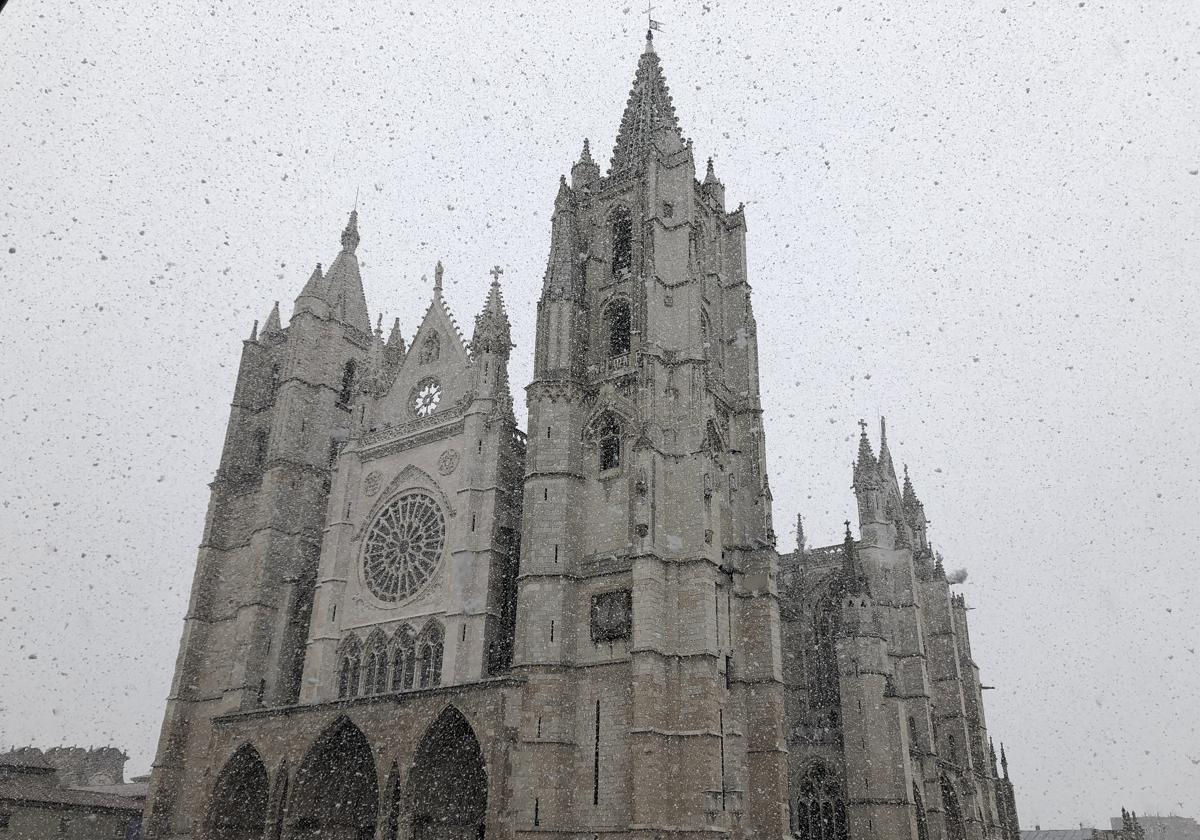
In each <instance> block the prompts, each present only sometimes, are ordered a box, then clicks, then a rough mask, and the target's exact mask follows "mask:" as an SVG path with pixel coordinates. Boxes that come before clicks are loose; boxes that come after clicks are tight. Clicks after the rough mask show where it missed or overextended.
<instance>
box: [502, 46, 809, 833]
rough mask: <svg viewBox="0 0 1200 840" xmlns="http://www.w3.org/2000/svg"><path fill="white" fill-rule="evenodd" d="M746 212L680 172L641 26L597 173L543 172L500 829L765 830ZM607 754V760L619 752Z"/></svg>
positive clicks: (769, 540) (767, 772)
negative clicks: (543, 266)
mask: <svg viewBox="0 0 1200 840" xmlns="http://www.w3.org/2000/svg"><path fill="white" fill-rule="evenodd" d="M755 334H756V326H755V320H754V315H753V311H752V308H751V303H750V287H749V285H748V283H747V278H746V262H745V217H744V213H743V211H742V209H741V207H739V208H738V209H737V210H734V211H733V212H727V211H726V209H725V206H724V187H723V185H722V184H721V183H720V181H718V180H717V177H716V175H715V172H714V169H713V166H712V162H711V161H709V163H708V166H707V168H706V173H705V177H704V179H703V180H702V181H701V180H699V179H697V177H696V166H695V159H694V156H693V153H692V147H691V143H690V142H689V141H686V140H685V139H684V138H683V136H682V133H681V131H680V127H679V122H678V120H677V118H676V115H675V109H674V106H673V104H672V102H671V98H670V95H669V93H668V91H667V86H666V82H665V79H664V77H663V73H662V69H661V66H660V64H659V59H658V56H657V55H656V53H655V50H654V44H653V41H652V38H651V36H650V34H648V35H647V39H646V45H645V50H644V51H643V53H642V55H641V57H640V59H639V62H638V68H637V73H636V76H635V78H634V82H633V88H632V91H631V93H630V96H629V101H628V103H627V105H626V108H625V112H624V116H623V117H622V120H621V125H620V129H619V131H618V134H617V140H616V144H615V148H614V151H613V156H612V160H611V163H610V166H609V171H608V174H607V175H601V174H600V169H599V167H598V166H597V165H596V163H595V162H594V161H593V159H592V156H591V151H590V148H589V146H588V144H587V142H586V141H585V143H584V148H583V152H582V155H581V157H580V160H579V161H578V162H577V163H576V164H575V165H574V166H573V167H572V170H571V180H570V183H568V181H567V180H566V179H565V178H563V179H562V180H561V181H560V183H559V186H558V194H557V197H556V198H555V203H554V215H553V221H552V226H551V246H550V257H549V261H548V267H547V270H546V275H545V282H544V285H543V290H542V296H541V299H540V301H539V303H538V321H537V339H536V345H535V360H534V381H533V382H532V384H531V385H530V386H529V388H528V391H527V399H528V408H529V441H528V443H529V449H528V459H527V469H526V480H525V496H524V503H523V509H524V516H523V523H524V526H523V533H522V540H521V570H520V576H519V587H518V592H519V595H518V599H519V600H518V603H519V608H518V620H517V633H516V639H515V650H514V668H515V669H516V670H517V671H518V672H519V673H522V674H523V675H524V676H525V677H526V679H527V680H528V683H527V690H526V692H525V699H524V706H523V709H522V719H521V726H520V733H519V743H518V745H517V748H516V751H515V755H514V772H515V773H516V774H517V775H518V779H519V781H518V783H515V784H514V786H513V790H514V809H515V812H516V814H515V820H516V830H517V832H518V833H524V832H545V831H554V830H563V831H600V830H605V831H621V832H626V833H629V834H630V835H635V834H636V835H643V836H647V837H649V836H655V837H661V836H665V835H669V834H670V835H680V834H685V833H689V834H690V833H693V832H696V831H713V830H716V831H721V832H727V833H735V834H738V833H741V832H749V831H753V832H761V833H763V834H764V835H771V836H780V835H781V834H782V833H784V832H785V831H786V828H787V816H786V805H785V802H786V789H785V787H784V786H785V784H786V782H785V772H784V757H785V751H784V748H783V740H782V734H781V731H780V726H781V725H780V721H781V719H782V682H781V671H780V651H779V629H778V628H779V625H778V612H777V606H776V603H775V569H776V555H775V552H774V548H773V545H774V534H773V531H772V524H771V511H770V490H769V487H768V483H767V477H766V469H765V455H764V443H763V434H762V422H761V407H760V403H759V388H758V359H757V350H756V345H757V339H756V335H755ZM622 756H628V763H626V762H624V761H622V760H621V757H622Z"/></svg>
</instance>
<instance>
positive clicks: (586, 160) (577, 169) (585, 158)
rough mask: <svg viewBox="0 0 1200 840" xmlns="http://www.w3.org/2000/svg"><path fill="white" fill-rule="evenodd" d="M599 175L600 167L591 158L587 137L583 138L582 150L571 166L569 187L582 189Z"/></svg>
mask: <svg viewBox="0 0 1200 840" xmlns="http://www.w3.org/2000/svg"><path fill="white" fill-rule="evenodd" d="M599 177H600V167H599V166H597V165H596V161H594V160H592V149H591V146H590V145H589V144H588V141H587V138H586V137H585V138H584V139H583V152H581V153H580V155H579V160H578V161H576V162H575V165H574V166H572V167H571V189H575V190H578V189H582V188H584V187H586V186H587V185H588V184H590V183H592V182H593V181H595V180H596V179H598V178H599Z"/></svg>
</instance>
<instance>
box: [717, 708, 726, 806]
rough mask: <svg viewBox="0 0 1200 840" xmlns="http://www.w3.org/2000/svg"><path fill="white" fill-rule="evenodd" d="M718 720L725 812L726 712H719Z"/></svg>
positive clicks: (722, 804)
mask: <svg viewBox="0 0 1200 840" xmlns="http://www.w3.org/2000/svg"><path fill="white" fill-rule="evenodd" d="M717 718H718V721H719V723H720V726H721V810H722V811H724V810H725V710H724V709H718V710H717Z"/></svg>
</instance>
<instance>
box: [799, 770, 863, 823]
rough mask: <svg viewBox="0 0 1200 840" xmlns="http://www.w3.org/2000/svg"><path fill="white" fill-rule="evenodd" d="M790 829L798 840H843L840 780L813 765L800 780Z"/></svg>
mask: <svg viewBox="0 0 1200 840" xmlns="http://www.w3.org/2000/svg"><path fill="white" fill-rule="evenodd" d="M793 814H794V823H795V824H794V826H793V830H794V831H795V833H796V837H797V838H798V840H846V838H847V837H848V836H849V835H848V832H847V829H846V799H845V796H844V795H843V794H842V783H841V780H840V779H839V778H838V777H837V776H836V775H835V774H834V773H831V772H830V771H829V770H828V768H826V766H825V765H824V764H822V763H821V762H819V761H818V762H814V763H813V765H812V766H811V767H809V768H808V770H807V772H805V774H804V776H803V778H802V779H801V780H800V785H799V796H798V797H797V799H796V802H795V807H794V810H793Z"/></svg>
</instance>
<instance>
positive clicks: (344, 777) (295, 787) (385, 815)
mask: <svg viewBox="0 0 1200 840" xmlns="http://www.w3.org/2000/svg"><path fill="white" fill-rule="evenodd" d="M399 768H400V765H399V764H397V763H396V762H393V763H392V765H391V767H390V769H389V770H388V772H387V774H386V776H385V779H384V782H383V785H382V786H381V785H380V783H379V778H378V774H377V772H376V762H375V757H374V754H373V752H372V750H371V745H370V744H369V742H368V741H367V738H366V736H365V735H364V734H363V732H362V730H360V729H359V728H358V727H357V726H355V725H354V723H353V722H351V721H350V720H349V719H348V718H345V717H342V718H339V719H338V720H337V721H335V722H334V723H333V724H332V725H331V726H329V727H328V728H327V729H326V730H325V731H324V732H323V733H321V735H320V736H318V737H317V739H316V740H315V741H314V742H313V744H312V746H311V747H310V748H309V750H308V752H307V754H306V755H305V757H304V760H303V762H302V763H301V764H300V767H299V769H298V771H297V772H296V773H295V774H294V776H293V775H292V774H291V773H290V771H289V768H288V766H287V764H286V762H285V763H283V764H281V765H280V767H279V769H278V770H277V771H276V779H275V784H274V787H273V788H272V786H271V782H270V779H269V776H268V773H267V768H266V764H265V762H264V761H263V759H262V756H261V755H260V754H259V753H258V751H257V750H256V749H255V748H254V747H253V746H252V745H250V744H244V745H242V746H241V747H240V748H239V749H237V750H236V751H235V752H234V754H233V755H232V756H231V757H230V758H229V760H228V761H227V762H226V763H225V766H224V767H223V768H222V770H221V772H220V775H219V776H218V778H217V782H216V785H215V786H214V788H213V794H212V799H211V801H210V803H209V811H208V819H207V821H206V828H207V831H206V840H318V838H320V840H373V838H375V837H376V836H377V829H378V827H379V826H380V824H381V823H382V827H383V832H382V834H381V835H380V836H382V837H383V838H384V839H385V840H398V838H413V840H423V838H429V837H436V838H438V840H482V838H483V837H484V836H485V832H486V829H485V825H486V817H487V767H486V764H485V762H484V759H483V751H482V749H481V747H480V744H479V740H478V738H476V736H475V733H474V730H473V729H472V728H471V725H470V723H468V722H467V719H466V718H465V717H464V716H463V715H462V713H461V712H460V711H459V710H458V709H456V708H454V707H453V706H447V707H446V708H445V709H444V710H443V711H442V712H441V714H440V715H439V716H438V717H437V719H436V720H434V722H433V723H432V724H431V725H430V726H429V729H428V730H426V732H425V734H424V735H423V737H422V738H421V740H420V742H419V744H418V746H417V749H416V752H415V754H414V755H413V758H412V762H411V765H410V768H409V770H408V773H407V778H403V776H402V774H401V772H400V769H399Z"/></svg>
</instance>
